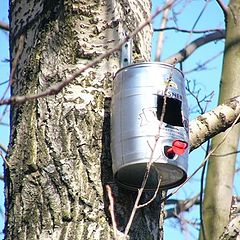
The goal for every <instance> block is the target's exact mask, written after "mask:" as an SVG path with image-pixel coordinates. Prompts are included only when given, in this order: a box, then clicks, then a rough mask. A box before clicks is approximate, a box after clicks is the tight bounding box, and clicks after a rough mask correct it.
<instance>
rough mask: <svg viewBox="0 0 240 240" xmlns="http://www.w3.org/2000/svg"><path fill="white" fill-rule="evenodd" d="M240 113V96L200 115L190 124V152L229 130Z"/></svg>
mask: <svg viewBox="0 0 240 240" xmlns="http://www.w3.org/2000/svg"><path fill="white" fill-rule="evenodd" d="M239 113H240V96H236V97H234V98H231V99H229V100H228V101H227V102H226V103H224V104H221V105H219V106H217V107H216V108H215V109H213V110H211V111H209V112H207V113H205V114H203V115H200V116H199V117H197V118H196V119H194V120H192V121H191V122H190V126H189V128H190V151H192V150H194V149H196V148H198V147H199V146H200V145H202V144H203V143H204V142H206V141H207V140H208V139H210V138H212V137H214V136H215V135H217V134H219V133H221V132H224V131H225V130H226V129H228V128H229V127H230V126H231V125H232V123H233V122H234V120H235V119H236V118H237V116H238V115H239Z"/></svg>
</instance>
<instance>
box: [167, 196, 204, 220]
mask: <svg viewBox="0 0 240 240" xmlns="http://www.w3.org/2000/svg"><path fill="white" fill-rule="evenodd" d="M199 203H200V202H199V194H198V195H197V196H195V197H193V198H190V199H186V200H174V199H170V200H167V201H166V203H165V205H168V204H176V205H175V207H173V208H170V209H167V210H166V211H165V212H164V217H165V219H166V218H171V217H174V218H176V217H177V216H178V215H179V214H180V213H181V212H185V211H188V210H189V209H190V208H191V207H192V206H193V205H195V204H199Z"/></svg>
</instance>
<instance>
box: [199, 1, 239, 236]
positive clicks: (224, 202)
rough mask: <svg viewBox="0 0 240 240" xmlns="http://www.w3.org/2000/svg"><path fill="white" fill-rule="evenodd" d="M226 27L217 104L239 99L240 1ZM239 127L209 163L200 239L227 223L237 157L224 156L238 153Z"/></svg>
mask: <svg viewBox="0 0 240 240" xmlns="http://www.w3.org/2000/svg"><path fill="white" fill-rule="evenodd" d="M226 27H227V32H226V42H225V51H224V62H223V72H222V79H221V85H220V97H219V103H223V102H224V101H225V100H226V99H229V98H231V97H234V96H237V95H240V88H239V84H240V80H239V72H240V54H239V53H240V1H238V0H231V1H230V4H229V7H228V15H227V24H226ZM239 127H240V126H238V125H237V126H235V127H234V129H233V130H232V132H231V133H230V134H229V136H228V137H227V139H226V143H225V144H223V145H222V146H221V147H220V148H218V149H217V150H216V151H215V152H214V156H211V157H210V159H209V165H208V171H207V180H206V188H205V194H204V205H203V220H204V221H203V223H204V231H203V229H202V231H201V237H200V239H206V240H208V239H211V240H214V239H219V237H220V235H221V234H222V232H223V231H224V227H225V226H226V225H227V223H228V221H229V214H230V207H231V202H232V187H233V178H234V174H235V161H236V154H230V155H227V156H226V153H234V152H235V151H236V150H237V147H238V139H239V133H240V131H239V130H240V128H239ZM223 136H224V133H222V134H219V135H218V136H217V137H215V138H214V139H213V141H212V148H215V147H216V146H217V145H218V144H219V143H220V142H221V141H222V138H223ZM221 156H224V157H221ZM203 233H205V234H203ZM204 235H205V236H204ZM204 237H205V238H204Z"/></svg>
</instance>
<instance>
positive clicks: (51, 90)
mask: <svg viewBox="0 0 240 240" xmlns="http://www.w3.org/2000/svg"><path fill="white" fill-rule="evenodd" d="M172 4H173V3H170V4H167V5H165V6H163V7H162V8H159V9H158V10H157V11H156V12H155V13H154V14H153V15H152V16H151V17H149V18H148V19H147V20H146V21H145V22H143V23H142V24H140V26H139V27H138V28H136V29H135V31H133V32H132V33H131V34H129V35H128V36H127V37H126V38H125V39H124V40H123V41H122V42H120V43H119V44H118V45H117V46H116V47H115V48H113V49H111V50H109V51H107V52H105V53H104V54H101V55H100V56H98V57H97V58H95V59H94V60H93V61H92V62H90V63H88V64H86V65H85V66H84V67H82V68H80V69H78V70H76V71H75V72H73V73H72V74H71V75H70V76H69V77H68V78H66V79H65V80H63V81H62V82H60V83H57V84H55V85H53V86H51V87H49V88H48V89H46V90H45V91H43V92H40V93H37V94H32V95H23V96H13V97H11V98H9V99H4V100H1V101H0V106H1V105H5V104H16V103H18V104H22V103H25V102H26V101H30V100H34V99H37V98H43V97H46V96H52V95H56V94H58V93H59V92H60V91H62V89H63V88H64V87H66V86H67V85H68V84H69V83H71V82H72V81H73V80H74V79H75V78H77V77H79V76H80V75H81V74H82V73H83V72H84V71H85V70H87V69H88V68H91V67H93V66H95V65H96V64H97V63H99V62H100V61H102V60H103V59H104V58H106V57H108V56H110V55H111V54H113V53H114V52H116V51H118V50H119V49H120V48H121V47H122V46H123V45H124V44H125V43H126V42H127V41H128V40H129V39H130V38H132V37H134V36H135V35H136V34H137V33H138V32H140V31H141V30H142V29H143V28H144V27H145V26H147V25H148V24H150V23H151V21H152V20H153V19H154V18H155V17H156V16H157V15H158V14H160V13H161V12H162V11H164V10H165V9H167V8H168V7H170V6H171V5H172Z"/></svg>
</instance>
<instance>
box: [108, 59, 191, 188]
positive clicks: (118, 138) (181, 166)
mask: <svg viewBox="0 0 240 240" xmlns="http://www.w3.org/2000/svg"><path fill="white" fill-rule="evenodd" d="M161 119H162V120H163V121H161ZM188 143H189V130H188V105H187V99H186V92H185V83H184V76H183V73H182V72H181V71H179V70H178V69H176V68H175V67H173V66H171V65H168V64H164V63H159V62H154V63H151V62H148V63H140V64H133V65H129V66H127V67H124V68H122V69H120V70H119V71H118V72H117V73H116V75H115V78H114V82H113V96H112V103H111V153H112V164H113V173H114V177H115V180H116V181H117V182H118V184H120V185H121V186H123V187H124V188H127V189H130V190H137V189H139V188H140V187H141V185H142V181H143V178H144V174H145V172H146V166H147V164H148V163H149V161H151V160H152V161H153V164H152V166H151V169H150V172H149V176H148V179H147V182H146V185H145V188H144V190H146V191H154V190H156V188H157V186H158V181H159V179H161V184H160V189H169V188H173V187H176V186H178V185H180V184H181V183H183V182H184V181H185V179H186V177H187V167H188V152H189V151H188Z"/></svg>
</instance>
